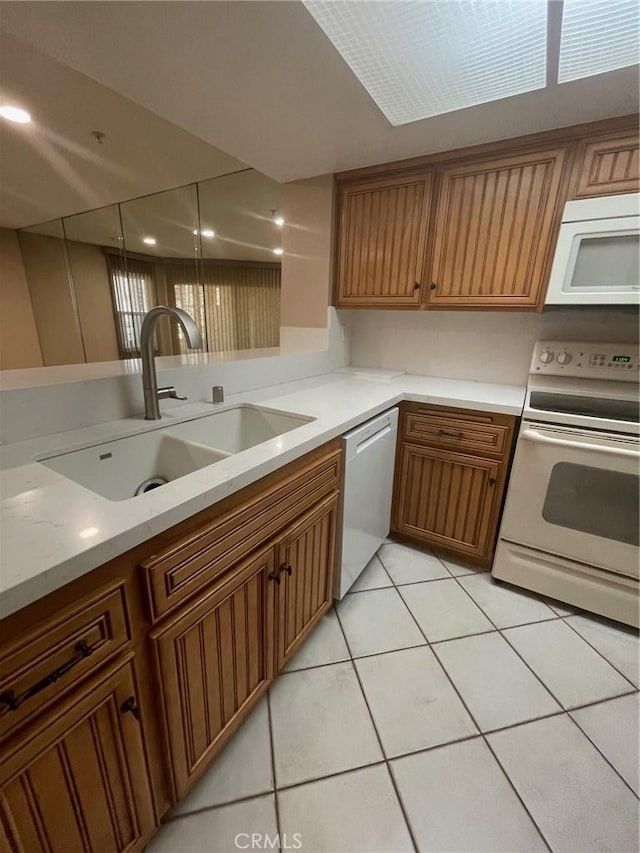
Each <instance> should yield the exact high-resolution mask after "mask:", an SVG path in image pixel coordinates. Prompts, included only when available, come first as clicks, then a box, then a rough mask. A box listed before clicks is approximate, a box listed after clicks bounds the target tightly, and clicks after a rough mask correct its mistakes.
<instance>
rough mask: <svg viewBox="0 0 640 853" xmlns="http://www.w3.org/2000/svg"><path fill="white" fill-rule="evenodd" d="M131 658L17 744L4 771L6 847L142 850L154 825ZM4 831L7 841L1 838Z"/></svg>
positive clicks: (1, 822)
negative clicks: (132, 710) (128, 706)
mask: <svg viewBox="0 0 640 853" xmlns="http://www.w3.org/2000/svg"><path fill="white" fill-rule="evenodd" d="M127 700H129V703H130V704H131V703H133V704H132V707H133V708H136V707H137V706H136V704H135V703H136V689H135V680H134V676H133V670H132V668H131V664H130V663H125V665H124V666H122V664H121V665H120V666H112V667H111V669H110V670H109V671H108V672H107V673H106V674H104V673H103V674H102V675H101V676H99V677H97V678H95V679H94V680H93V681H92V682H89V683H88V684H87V687H86V689H84V690H83V691H82V693H81V694H78V693H76V694H74V695H73V697H71V698H70V699H69V700H68V701H67V702H66V704H64V705H63V706H62V707H60V706H59V707H58V708H57V710H56V713H48V714H46V715H43V718H42V720H41V721H39V722H38V725H37V726H33V727H31V728H29V729H27V730H26V732H25V733H24V734H23V735H22V736H21V737H20V739H16V740H14V741H13V742H12V743H11V747H12V751H11V752H10V754H9V755H8V756H7V757H4V756H3V762H2V768H1V770H0V826H1V827H2V831H0V848H1V849H8V850H14V851H25V853H26V851H28V853H39V851H43V853H44V851H46V853H51V851H74V850H78V851H80V850H83V851H84V850H93V851H100V853H120V851H134V850H140V849H141V847H142V844H143V842H144V841H146V840H147V839H148V838H149V836H150V834H151V832H152V831H153V829H154V826H155V816H154V814H153V806H152V802H151V793H150V786H149V778H148V775H147V764H146V758H145V752H144V747H143V742H142V733H141V725H142V723H141V722H140V721H139V720H138V719H136V717H135V715H134V714H133V713H129V712H127V711H126V710H125V711H123V705H126V703H127ZM3 836H4V843H3V841H2V839H3Z"/></svg>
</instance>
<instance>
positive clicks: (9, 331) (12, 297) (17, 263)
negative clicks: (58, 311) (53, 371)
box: [0, 228, 42, 370]
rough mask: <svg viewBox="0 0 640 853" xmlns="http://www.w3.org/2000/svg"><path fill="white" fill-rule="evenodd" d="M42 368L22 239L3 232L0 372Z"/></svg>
mask: <svg viewBox="0 0 640 853" xmlns="http://www.w3.org/2000/svg"><path fill="white" fill-rule="evenodd" d="M18 367H42V353H41V352H40V343H39V341H38V331H37V329H36V321H35V318H34V316H33V307H32V305H31V297H30V296H29V287H28V285H27V278H26V275H25V271H24V264H23V263H22V255H21V254H20V246H19V245H18V235H17V233H16V232H15V231H12V230H10V229H9V228H0V370H10V369H12V368H18Z"/></svg>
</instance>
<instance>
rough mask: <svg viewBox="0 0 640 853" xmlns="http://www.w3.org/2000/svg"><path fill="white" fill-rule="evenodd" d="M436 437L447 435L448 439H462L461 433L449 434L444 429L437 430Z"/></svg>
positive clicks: (462, 434)
mask: <svg viewBox="0 0 640 853" xmlns="http://www.w3.org/2000/svg"><path fill="white" fill-rule="evenodd" d="M438 435H447V436H449V438H464V433H463V432H449V431H448V430H446V429H439V430H438Z"/></svg>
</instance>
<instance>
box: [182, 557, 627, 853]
mask: <svg viewBox="0 0 640 853" xmlns="http://www.w3.org/2000/svg"><path fill="white" fill-rule="evenodd" d="M386 544H389V543H386ZM432 556H435V558H436V559H438V560H439V561H440V562H441V563H442V562H443V561H442V560H440V558H439V557H438V556H437V555H435V554H432ZM378 560H379V561H380V563H381V564H382V567H383V569H384V571H385V573H386V574H387V576H388V577H389V579H390V581H391V586H388V587H374V588H372V589H369V590H358V591H357V593H359V592H372V591H375V590H379V589H392V588H393V589H395V590H396V591H397V592H398V594H399V596H400V599H401V600H402V602H403V604H404V606H405V607H406V609H407V610H408V612H409V614H410V616H411V618H412V619H413V621H414V622H415V623H416V625H417V627H418V630H419V631H420V633H421V635H422V636H423V637H424V639H425V643H423V644H420V645H417V646H407V647H403V648H400V649H391V650H388V651H384V652H374V653H372V654H368V655H361V656H360V657H358V658H354V657H353V655H352V652H351V648H350V646H349V643H348V641H347V637H346V634H345V632H344V628H343V626H342V622H341V621H340V617H339V615H338V612H337V608H336V605H335V602H334V604H333V607H332V609H333V610H334V612H335V615H336V619H337V622H338V626H339V628H340V632H341V634H342V637H343V639H344V642H345V645H346V647H347V652H348V653H349V655H350V657H349V658H348V659H345V660H342V661H332V662H330V663H326V664H316V665H314V666H310V667H302V668H301V669H299V670H289V671H286V672H281V673H279V674H278V676H277V677H276V678H279V677H280V676H282V675H290V674H293V673H295V672H303V671H308V670H310V669H318V668H322V667H327V666H335V665H337V664H341V663H351V665H352V668H353V670H354V671H355V675H356V678H357V680H358V684H359V686H360V690H361V693H362V695H363V698H364V701H365V705H366V707H367V710H368V712H369V716H370V718H371V722H372V725H373V728H374V731H375V733H376V737H377V739H378V742H379V744H380V748H381V751H382V755H383V758H382V759H381V760H379V761H375V762H370V763H368V764H363V765H359V766H357V767H352V768H349V769H347V770H341V771H338V772H336V773H330V774H327V775H325V776H319V777H315V778H313V779H306V780H303V781H301V782H296V783H293V784H291V785H283V786H278V784H277V779H276V771H275V745H274V739H273V728H272V716H271V702H270V693H271V689H269V691H268V692H267V696H266V700H267V711H268V725H269V738H270V752H271V769H272V776H273V789H272V790H269V791H264V792H261V793H258V794H250V795H248V796H246V797H238V798H236V799H234V800H229V801H227V802H224V803H216V804H214V805H210V806H205V807H204V808H202V809H196V810H194V811H193V812H187V813H185V814H178V815H175V816H174V817H172V818H169V819H168V820H167V823H171V822H173V821H175V820H181V819H183V818H189V817H194V816H196V815H199V814H202V813H203V812H207V811H212V810H217V809H221V808H224V807H226V806H231V805H236V804H239V803H244V802H248V801H251V800H257V799H260V798H262V797H267V796H269V795H271V794H273V796H274V803H275V816H276V826H277V830H278V836H279V834H280V815H279V804H278V792H280V791H287V790H290V789H294V788H298V787H301V786H304V785H309V784H313V783H314V782H320V781H323V780H325V779H331V778H334V777H337V776H343V775H346V774H349V773H353V772H356V771H358V770H363V769H365V768H368V767H379V766H382V765H385V766H386V767H387V771H388V773H389V775H390V778H391V782H392V785H393V787H394V790H395V793H396V796H397V798H398V802H399V805H400V808H401V810H402V813H403V816H404V819H405V821H406V824H407V828H408V831H409V834H410V836H411V839H412V842H413V843H414V845H415V847H416V849H419V848H418V847H417V844H416V841H415V838H414V834H413V828H412V827H411V824H410V821H409V819H408V815H407V813H406V811H405V807H404V803H403V801H402V798H401V796H400V792H399V790H398V788H397V786H396V781H395V777H394V775H393V770H392V767H391V762H392V761H396V760H400V759H402V758H406V757H410V756H412V755H419V754H421V753H426V752H431V751H433V750H436V749H442V748H444V747H447V746H451V745H453V744H455V743H464V742H465V741H468V740H476V739H478V738H482V740H483V741H484V742H485V744H486V745H487V748H488V749H489V750H490V752H491V754H492V755H493V757H494V758H495V760H496V762H497V764H498V766H499V767H500V769H501V770H502V772H503V774H504V775H505V777H506V778H507V781H508V783H509V785H510V786H511V788H512V789H513V790H514V793H515V794H516V797H517V798H518V800H519V801H520V803H521V804H522V806H523V808H524V809H525V811H526V813H527V814H528V816H529V818H530V819H531V821H532V823H533V824H534V826H535V827H536V829H537V830H538V832H539V833H540V836H541V837H542V839H543V841H544V843H545V845H547V847H549V845H548V844H547V841H546V838H545V837H544V835H543V834H542V832H541V831H540V828H539V827H538V825H537V823H536V822H535V821H534V820H533V817H532V816H531V813H530V812H529V809H528V808H527V806H526V805H525V803H524V802H523V800H522V798H521V797H520V795H519V793H518V791H517V790H516V789H515V786H514V784H513V782H512V780H511V779H510V777H509V775H508V774H507V773H506V771H505V770H504V767H503V766H502V764H501V763H500V761H499V759H498V758H497V756H496V754H495V753H494V751H493V749H492V747H491V745H490V744H489V743H488V741H487V738H486V735H492V734H496V733H499V732H503V731H507V730H508V729H511V728H518V727H521V726H524V725H528V724H530V723H533V722H537V721H540V720H545V719H550V718H553V717H560V716H563V715H565V716H568V717H569V718H570V719H571V721H572V723H573V724H574V725H575V726H576V727H577V728H578V729H579V731H580V732H581V733H582V734H583V735H584V736H585V737H586V738H587V740H588V741H589V742H590V743H591V744H592V746H593V747H594V749H596V751H597V752H598V753H599V754H600V755H601V756H602V758H603V759H604V761H605V762H606V763H607V764H608V765H609V766H610V767H611V769H612V770H613V771H614V773H615V774H616V775H617V776H618V777H619V778H620V779H621V780H622V782H623V783H624V784H625V786H626V787H627V788H629V790H630V791H631V792H632V793H633V794H634V796H635V797H636V798H638V795H637V794H636V792H635V791H634V790H633V788H631V786H630V785H629V784H628V783H627V781H626V780H625V779H624V778H623V777H622V776H621V774H620V773H619V772H618V771H617V770H616V768H615V767H614V766H613V765H612V764H611V762H610V761H609V759H608V758H607V757H606V755H604V753H602V752H601V750H600V749H599V748H598V747H597V746H596V744H595V743H594V742H593V741H592V740H591V738H590V737H589V735H587V733H586V732H584V730H583V729H582V728H581V727H580V725H579V724H578V722H577V721H576V720H575V719H574V718H573V717H572V716H571V714H572V712H573V711H579V710H582V709H585V708H590V707H593V706H595V705H600V704H603V703H605V702H611V701H614V700H616V699H620V698H623V697H624V696H630V695H634V694H636V693H638V688H637V687H636V686H635V685H634V684H633V683H632V682H630V681H629V679H628V678H626V676H624V674H623V673H621V672H620V671H619V670H618V669H617V667H615V666H614V665H613V664H612V663H611V661H609V660H608V659H607V658H606V657H605V656H604V655H603V654H602V653H601V652H600V651H599V650H598V649H596V648H595V647H594V646H592V645H591V643H590V642H589V641H588V640H585V638H584V637H582V635H581V634H579V632H578V631H577V630H576V629H575V628H573V626H572V625H571V624H569V623H567V624H568V626H569V627H570V628H571V630H573V631H574V633H576V634H577V635H578V636H579V637H580V639H582V640H584V642H585V643H586V644H587V645H588V646H590V647H591V648H592V649H593V650H594V651H595V652H596V653H597V654H598V655H600V657H602V658H603V659H604V660H605V661H606V662H607V663H608V664H609V665H610V666H612V668H613V669H615V671H616V672H618V673H619V674H620V675H621V676H622V677H623V678H624V679H625V680H626V681H627V682H629V684H630V687H631V689H630V690H629V691H628V692H626V693H623V694H617V695H615V696H609V697H605V698H603V699H597V700H594V701H592V702H586V703H584V704H581V705H579V706H576V707H574V708H571V709H566V708H564V706H563V705H562V704H561V703H558V704H559V705H560V710H559V711H557V712H552V713H549V714H545V715H542V716H539V717H534V718H531V719H528V720H522V721H520V722H517V723H512V724H511V725H508V726H502V727H500V728H497V729H492V730H491V731H488V732H486V733H485V732H483V731H482V730H481V729H480V727H479V726H478V724H477V721H476V720H475V718H474V716H473V714H471V712H470V710H469V708H468V707H467V705H466V703H465V701H464V699H463V698H462V696H461V695H460V693H459V691H458V689H457V688H456V686H455V684H454V683H453V682H452V680H451V678H450V676H449V674H448V673H447V671H446V669H445V667H444V666H443V664H442V662H441V661H440V659H439V657H438V655H437V652H436V650H435V649H434V648H432V646H433V645H434V644H432V643H431V642H430V641H429V640H427V638H426V635H425V634H424V631H423V630H422V628H421V627H420V625H419V624H418V622H417V620H416V619H415V617H414V615H413V613H412V612H411V610H410V608H409V606H408V605H407V603H406V601H405V600H404V598H403V596H402V594H401V593H400V590H399V589H398V586H410V585H415V584H418V583H428V582H429V581H415V582H412V583H411V584H400V585H398V584H396V583H395V582H394V581H393V579H392V578H391V576H390V575H389V574H388V572H387V570H386V567H385V566H384V563H383V561H382V559H381V558H380V557H379V556H378ZM443 565H444V563H443ZM444 568H445V569H446V570H447V571H448V572H449V569H448V568H447V567H446V566H444ZM449 574H450V576H451V579H453V580H456V581H458V585H459V586H461V587H462V589H463V590H464V592H465V593H466V594H467V596H468V597H469V598H470V599H471V600H472V602H473V603H474V605H475V606H476V607H478V609H479V610H480V611H481V612H482V613H483V614H484V615H485V617H486V618H487V619H488V621H489V622H490V623H491V624H492V625H493V626H494V628H493V630H491V631H482V632H479V633H474V634H469V635H465V636H464V637H452V638H450V639H447V640H440V641H437V644H440V643H448V642H453V641H454V640H459V639H466V638H467V637H475V636H483V635H485V634H489V633H494V632H495V633H498V634H500V636H503V635H502V630H507V629H500V628H498V627H497V626H495V623H494V622H493V620H491V619H490V617H489V616H488V615H487V614H486V613H485V611H484V610H482V608H481V607H480V605H479V604H477V602H476V601H475V599H473V596H471V595H470V593H469V592H468V591H467V590H466V589H465V587H464V585H463V584H462V583H460V581H459V580H458V576H457V575H453V574H451V572H449ZM468 576H469V575H461V576H460V577H463V578H464V577H468ZM448 579H449V578H433V579H431V580H448ZM349 594H351V593H349ZM536 600H538V599H536ZM543 603H545V604H546V603H547V602H546V601H545V602H543ZM547 606H549V607H550V605H548V604H547ZM554 612H555V611H554ZM575 615H576V614H575V613H569V614H567V615H565V616H561V615H559V614H556V619H560V620H562V621H563V622H566V620H567V619H569V618H571V617H572V616H575ZM577 615H580V614H577ZM551 621H555V620H554V619H542V620H538V621H537V622H533V623H524V624H525V625H527V624H529V625H530V624H538V622H551ZM511 627H522V626H520V625H516V626H511ZM503 639H504V640H505V642H507V643H508V645H509V647H510V648H512V649H513V651H514V652H515V653H516V655H517V656H518V657H519V658H520V659H521V660H523V659H522V657H521V655H520V654H519V653H518V651H517V650H516V649H514V648H513V646H512V645H511V643H509V641H508V639H507V638H506V637H503ZM425 647H426V648H429V649H431V651H432V652H433V653H434V656H435V658H436V660H437V662H438V664H439V666H440V667H441V669H442V670H443V672H444V674H445V677H446V678H447V680H448V682H449V683H450V684H451V686H452V688H453V690H454V692H455V693H456V695H457V696H458V698H459V699H460V701H461V703H462V705H463V707H464V708H465V710H466V711H467V713H468V714H469V717H470V718H471V720H472V721H473V723H474V725H475V726H476V728H477V729H478V732H477V734H472V735H469V736H465V737H462V738H458V739H456V740H453V741H447V742H444V743H439V744H435V745H433V746H430V747H425V748H422V749H418V750H411V751H409V752H406V753H401V754H398V755H394V756H390V757H387V756H386V753H385V751H384V747H383V746H382V741H381V738H380V734H379V732H378V728H377V726H376V723H375V720H374V717H373V714H372V712H371V708H370V706H369V702H368V700H367V697H366V693H365V691H364V687H363V685H362V682H361V680H360V676H359V673H358V669H357V666H356V661H357V660H361V659H367V658H371V657H380V656H383V655H388V654H394V653H395V652H402V651H409V650H411V649H415V648H425ZM523 663H524V664H525V666H527V668H528V669H530V670H531V667H529V665H528V664H527V662H526V661H524V660H523ZM531 671H532V673H533V675H534V676H535V677H536V678H537V679H538V681H540V683H541V684H542V686H543V687H544V688H545V689H546V690H547V692H549V693H550V695H551V696H553V694H552V693H551V691H550V690H549V689H548V688H547V686H546V685H545V684H544V682H542V680H541V679H540V678H539V677H538V676H537V674H536V673H535V672H533V670H531ZM274 683H275V679H274ZM553 698H554V699H555V700H556V701H558V700H557V699H556V697H555V696H553ZM549 849H550V848H549Z"/></svg>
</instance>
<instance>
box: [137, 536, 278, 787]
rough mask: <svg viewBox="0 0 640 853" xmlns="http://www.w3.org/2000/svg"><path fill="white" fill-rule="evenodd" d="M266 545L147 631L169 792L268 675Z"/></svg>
mask: <svg viewBox="0 0 640 853" xmlns="http://www.w3.org/2000/svg"><path fill="white" fill-rule="evenodd" d="M270 575H273V548H269V549H267V550H266V551H262V552H261V553H258V554H256V555H255V556H253V557H249V558H248V559H247V560H245V561H244V562H242V563H240V564H239V565H238V566H237V568H235V569H232V570H231V571H230V572H229V573H228V574H227V575H225V577H224V580H222V581H221V582H220V583H219V584H217V585H216V586H214V587H213V589H212V590H211V591H210V592H209V593H208V594H207V595H205V596H203V597H202V598H199V599H198V600H197V602H196V603H195V604H193V605H191V606H186V607H184V608H183V609H182V610H180V611H179V612H178V614H177V615H176V616H175V617H173V618H170V619H169V620H168V621H167V622H166V623H164V625H163V627H161V628H159V629H157V630H156V631H154V632H152V634H151V639H152V642H153V646H154V651H155V655H156V659H157V663H158V673H159V678H160V683H161V689H162V698H163V704H164V714H165V718H166V732H167V739H168V742H169V748H170V755H171V762H170V763H171V767H172V770H173V783H174V796H175V798H176V799H180V798H182V797H183V796H184V795H185V794H186V792H187V791H188V790H189V788H190V787H191V785H192V783H193V782H194V781H195V779H197V778H198V777H199V776H200V775H201V774H202V773H203V772H204V771H205V770H206V768H207V766H208V764H209V761H210V759H211V757H212V756H213V754H214V753H215V752H216V751H217V750H218V748H219V747H220V746H221V744H222V743H223V742H224V739H225V737H226V736H228V735H230V734H231V732H232V731H235V729H236V728H237V726H238V725H239V723H240V722H241V721H242V719H243V716H244V712H245V711H247V710H248V709H249V707H250V706H251V705H253V704H254V703H255V702H256V701H257V700H258V698H259V697H260V696H261V695H262V693H264V691H265V690H266V688H267V687H268V685H269V683H270V681H271V678H272V677H273V643H272V632H273V628H272V624H273V621H272V620H273V606H274V602H273V588H274V586H275V583H274V581H273V579H270V578H269V576H270Z"/></svg>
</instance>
